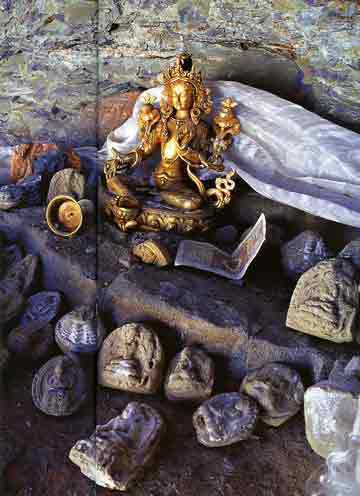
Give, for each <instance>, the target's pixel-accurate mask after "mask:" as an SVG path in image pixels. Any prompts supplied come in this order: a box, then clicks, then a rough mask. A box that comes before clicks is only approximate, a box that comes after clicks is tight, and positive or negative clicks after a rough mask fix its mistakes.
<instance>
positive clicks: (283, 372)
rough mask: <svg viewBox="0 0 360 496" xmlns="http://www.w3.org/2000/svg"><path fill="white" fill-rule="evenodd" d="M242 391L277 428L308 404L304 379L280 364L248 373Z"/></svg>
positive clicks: (266, 366)
mask: <svg viewBox="0 0 360 496" xmlns="http://www.w3.org/2000/svg"><path fill="white" fill-rule="evenodd" d="M240 391H241V392H243V393H246V394H247V395H248V396H251V397H252V398H254V400H256V401H257V402H258V403H259V405H260V406H261V409H260V419H261V420H262V421H263V422H264V423H265V424H269V425H272V426H273V427H278V426H279V425H281V424H283V423H284V422H286V421H287V420H288V419H289V418H291V417H293V416H294V415H296V414H297V413H298V411H299V410H300V408H301V406H302V404H303V401H304V386H303V384H302V381H301V377H300V376H299V374H298V373H297V372H296V370H293V369H291V368H289V367H286V365H282V364H280V363H269V364H266V365H264V366H263V367H261V368H260V369H257V370H254V371H253V372H250V373H249V374H247V375H246V376H245V378H244V380H243V382H242V384H241V389H240Z"/></svg>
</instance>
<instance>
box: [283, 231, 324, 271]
mask: <svg viewBox="0 0 360 496" xmlns="http://www.w3.org/2000/svg"><path fill="white" fill-rule="evenodd" d="M330 257H331V253H330V250H329V249H328V248H327V246H326V244H325V241H324V240H323V238H322V237H321V236H320V234H319V233H317V232H314V231H310V230H308V231H304V232H302V233H301V234H299V235H298V236H296V238H294V239H292V240H291V241H289V242H288V243H286V244H285V245H283V247H282V248H281V259H282V265H283V267H284V270H285V272H286V274H287V275H288V277H289V278H290V279H292V280H294V281H297V280H298V279H299V277H300V276H301V275H302V274H304V272H306V271H307V270H309V269H311V267H314V266H315V265H316V264H317V263H318V262H321V261H322V260H326V259H328V258H330Z"/></svg>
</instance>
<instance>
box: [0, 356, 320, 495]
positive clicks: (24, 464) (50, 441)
mask: <svg viewBox="0 0 360 496" xmlns="http://www.w3.org/2000/svg"><path fill="white" fill-rule="evenodd" d="M12 365H13V366H12V367H11V374H10V377H8V394H7V397H6V399H5V400H3V401H1V403H0V410H1V417H2V422H5V423H6V425H7V426H8V428H10V430H11V432H12V434H13V435H14V436H15V438H16V442H17V443H19V444H23V451H22V453H21V454H20V455H19V457H18V458H17V459H16V461H15V462H14V463H12V464H11V465H10V466H9V467H8V469H7V471H6V481H7V487H8V488H7V490H6V491H5V495H6V496H15V495H16V496H88V495H89V496H90V495H95V494H96V495H99V496H110V495H112V494H114V492H113V491H109V490H105V489H102V488H100V487H97V488H95V486H94V485H93V483H91V481H89V480H88V479H87V478H86V477H84V476H83V475H82V474H81V473H80V471H79V469H78V468H77V467H76V466H75V465H73V464H72V463H71V462H70V461H69V460H68V453H69V450H70V449H71V447H72V446H73V445H74V443H75V442H76V441H77V440H79V439H81V438H85V437H87V436H88V435H89V434H90V433H91V432H92V431H93V429H94V425H95V408H94V401H95V397H94V396H93V397H92V398H90V400H89V401H88V402H87V404H86V405H85V406H84V407H83V408H82V409H81V411H79V412H78V413H77V414H75V415H73V416H72V417H71V418H63V419H56V418H52V417H47V416H46V415H43V414H42V413H41V412H39V411H38V410H36V409H35V407H34V406H33V404H32V400H31V382H32V375H33V372H32V371H31V370H28V371H24V369H23V367H21V364H15V363H13V364H12ZM87 368H88V370H89V375H90V376H91V374H92V369H91V366H89V364H88V365H87ZM226 382H227V383H226ZM236 386H237V385H236V384H234V383H231V381H225V382H224V383H223V384H218V385H217V388H218V390H219V391H224V390H225V391H232V390H235V389H236ZM134 399H138V400H140V401H141V400H144V399H145V398H144V397H140V396H136V395H128V394H125V393H122V392H117V391H110V390H106V389H102V388H99V389H98V392H97V396H96V406H97V408H96V416H97V423H105V422H106V421H108V420H110V418H112V417H114V416H116V415H118V414H119V413H120V412H121V411H122V409H123V408H124V407H125V406H126V404H127V403H128V401H130V400H134ZM145 400H146V401H147V402H148V403H149V404H151V405H153V406H155V407H156V408H157V409H158V410H159V411H160V412H161V413H162V414H163V416H164V418H165V419H166V424H167V433H166V435H165V437H164V439H163V441H162V444H161V450H160V452H159V454H158V456H157V459H156V460H155V462H154V464H153V466H152V467H150V468H149V469H148V470H147V471H146V473H145V477H144V479H143V480H141V481H139V482H138V483H137V484H135V485H134V486H133V487H132V488H131V490H129V491H127V492H126V493H125V494H128V495H131V496H195V495H196V496H233V495H234V496H235V495H236V496H290V495H291V496H300V495H303V494H304V484H305V482H306V480H307V478H308V477H309V475H310V474H311V473H312V472H313V470H314V469H315V468H316V467H318V466H319V465H320V464H321V463H322V460H321V459H320V458H319V457H318V456H317V455H315V454H314V453H313V452H312V450H311V449H310V447H309V445H308V444H307V442H306V438H305V432H304V420H303V416H302V415H301V414H299V415H298V416H297V417H295V418H293V419H292V420H291V421H289V422H288V423H287V424H285V425H284V426H283V427H280V428H278V429H275V428H270V427H266V426H261V425H260V426H259V427H258V429H257V431H256V433H255V434H256V436H255V437H254V439H251V440H249V441H246V442H242V443H238V444H236V445H233V446H230V447H226V448H218V449H215V448H212V449H211V448H205V447H203V446H201V445H199V444H198V442H197V440H196V437H195V434H194V430H193V427H192V421H191V417H192V413H193V410H194V409H193V408H192V407H184V406H182V405H175V404H171V403H169V402H168V401H166V400H165V399H164V398H163V397H161V396H158V397H149V398H146V399H145Z"/></svg>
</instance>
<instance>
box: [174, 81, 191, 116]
mask: <svg viewBox="0 0 360 496" xmlns="http://www.w3.org/2000/svg"><path fill="white" fill-rule="evenodd" d="M168 98H169V104H170V105H171V106H172V107H173V108H174V109H175V110H190V109H192V107H193V105H194V91H193V87H192V85H191V84H189V83H186V82H184V81H178V82H175V83H172V85H171V86H170V88H169V92H168Z"/></svg>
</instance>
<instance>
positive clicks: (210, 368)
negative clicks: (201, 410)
mask: <svg viewBox="0 0 360 496" xmlns="http://www.w3.org/2000/svg"><path fill="white" fill-rule="evenodd" d="M213 385H214V362H213V361H212V359H211V358H210V357H209V356H208V355H207V354H206V353H205V352H204V351H203V350H201V349H200V348H196V347H190V346H188V347H186V348H184V349H183V350H182V351H181V353H179V354H177V355H176V356H175V357H174V358H173V359H172V361H171V364H170V367H169V370H168V373H167V377H166V380H165V394H166V397H167V398H168V399H169V400H173V401H204V400H206V399H208V398H209V397H210V396H211V391H212V388H213Z"/></svg>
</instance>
